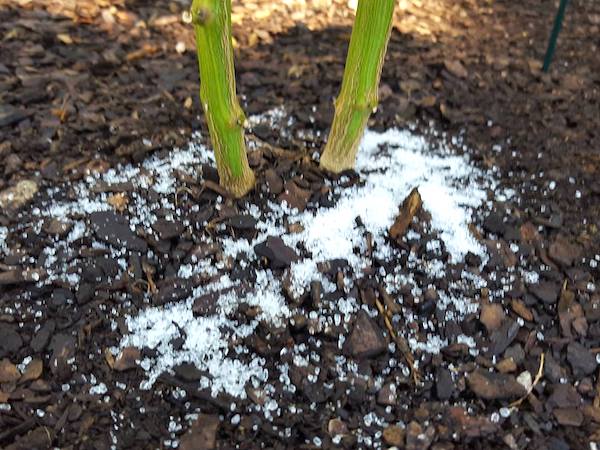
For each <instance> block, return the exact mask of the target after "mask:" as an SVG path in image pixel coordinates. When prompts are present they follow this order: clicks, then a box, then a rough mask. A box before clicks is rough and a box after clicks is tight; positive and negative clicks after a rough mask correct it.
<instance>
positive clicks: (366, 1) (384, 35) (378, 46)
mask: <svg viewBox="0 0 600 450" xmlns="http://www.w3.org/2000/svg"><path fill="white" fill-rule="evenodd" d="M395 1H396V0H359V1H358V9H357V11H356V19H355V21H354V26H353V27H352V36H351V37H350V47H349V49H348V56H347V59H346V67H345V69H344V79H343V81H342V87H341V90H340V94H339V96H338V98H337V100H336V102H335V116H334V118H333V124H332V126H331V132H330V133H329V139H328V141H327V145H326V146H325V151H324V152H323V155H322V156H321V163H320V165H321V167H322V168H323V169H326V170H329V171H331V172H335V173H339V172H342V171H344V170H347V169H352V168H354V163H355V161H356V152H357V151H358V146H359V144H360V140H361V138H362V135H363V133H364V130H365V127H366V126H367V121H368V119H369V116H370V115H371V113H372V112H373V110H374V109H375V108H376V107H377V102H378V88H379V78H380V76H381V68H382V67H383V61H384V59H385V52H386V49H387V44H388V41H389V38H390V32H391V29H392V16H393V12H394V3H395Z"/></svg>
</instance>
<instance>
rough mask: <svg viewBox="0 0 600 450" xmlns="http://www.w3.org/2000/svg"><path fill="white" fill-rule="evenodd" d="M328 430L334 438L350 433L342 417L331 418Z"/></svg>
mask: <svg viewBox="0 0 600 450" xmlns="http://www.w3.org/2000/svg"><path fill="white" fill-rule="evenodd" d="M327 432H328V433H329V436H331V437H332V438H333V437H335V436H344V435H346V434H348V426H347V425H346V424H345V423H344V421H343V420H342V419H338V418H336V419H331V420H330V421H329V423H328V424H327ZM384 433H385V432H384Z"/></svg>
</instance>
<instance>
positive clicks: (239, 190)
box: [191, 0, 254, 197]
mask: <svg viewBox="0 0 600 450" xmlns="http://www.w3.org/2000/svg"><path fill="white" fill-rule="evenodd" d="M191 20H192V23H193V24H194V30H195V32H196V47H197V50H198V66H199V69H200V100H201V101H202V108H203V109H204V114H205V115H206V121H207V122H208V130H209V132H210V138H211V142H212V145H213V147H214V151H215V159H216V161H217V171H218V172H219V179H220V183H221V186H223V187H224V188H225V189H226V190H227V191H228V192H229V193H230V194H232V195H233V196H234V197H242V196H244V195H245V194H247V193H248V191H250V190H251V189H252V187H253V186H254V173H253V172H252V169H250V166H249V165H248V156H247V154H246V144H245V141H244V127H245V125H246V117H245V115H244V111H242V108H241V106H240V104H239V102H238V99H237V96H236V90H235V72H234V66H233V45H232V43H231V0H194V1H193V3H192V8H191Z"/></svg>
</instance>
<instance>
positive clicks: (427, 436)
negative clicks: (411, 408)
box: [406, 420, 435, 450]
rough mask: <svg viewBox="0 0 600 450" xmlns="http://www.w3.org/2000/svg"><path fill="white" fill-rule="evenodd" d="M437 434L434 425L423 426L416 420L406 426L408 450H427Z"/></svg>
mask: <svg viewBox="0 0 600 450" xmlns="http://www.w3.org/2000/svg"><path fill="white" fill-rule="evenodd" d="M434 436H435V428H433V426H429V427H427V429H426V430H423V427H422V426H421V425H419V424H418V423H417V422H415V421H414V420H413V421H412V422H410V423H409V424H408V426H407V427H406V450H427V449H428V448H429V447H430V446H431V442H432V441H433V438H434Z"/></svg>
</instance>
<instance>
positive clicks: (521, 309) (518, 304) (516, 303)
mask: <svg viewBox="0 0 600 450" xmlns="http://www.w3.org/2000/svg"><path fill="white" fill-rule="evenodd" d="M510 307H511V308H512V310H513V311H514V312H515V314H517V315H519V316H520V317H522V318H523V319H524V320H526V321H528V322H532V321H533V313H532V312H531V310H530V309H529V308H528V307H527V306H526V305H525V303H524V302H523V301H522V300H519V299H516V298H515V299H512V300H511V302H510Z"/></svg>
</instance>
